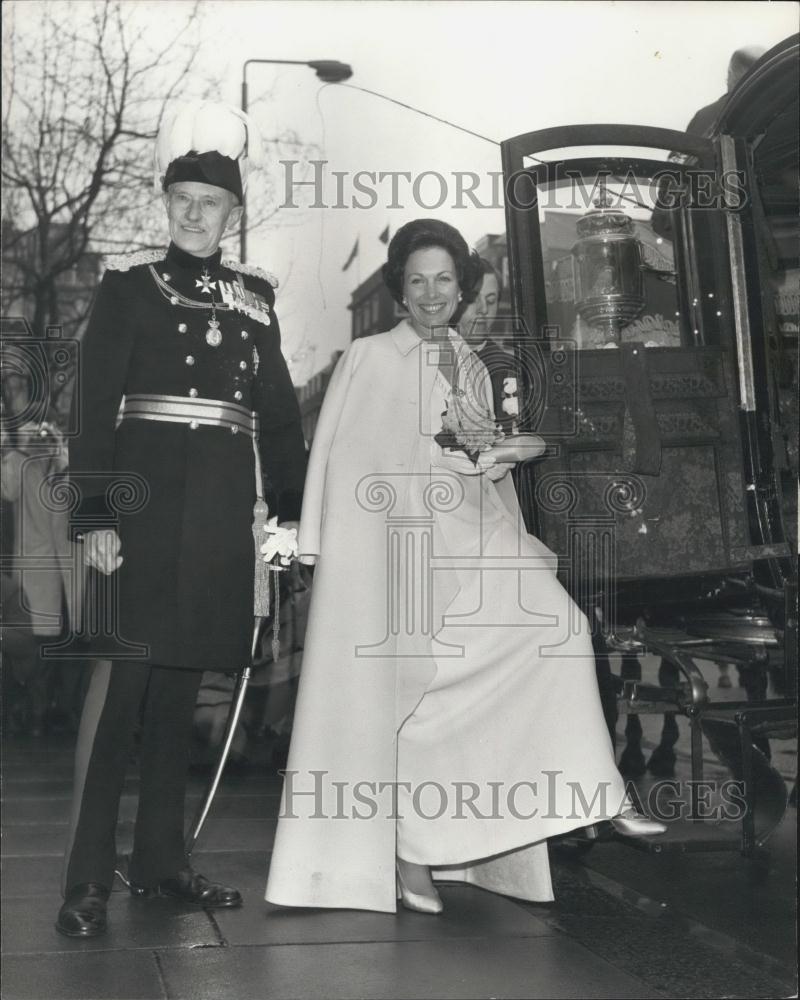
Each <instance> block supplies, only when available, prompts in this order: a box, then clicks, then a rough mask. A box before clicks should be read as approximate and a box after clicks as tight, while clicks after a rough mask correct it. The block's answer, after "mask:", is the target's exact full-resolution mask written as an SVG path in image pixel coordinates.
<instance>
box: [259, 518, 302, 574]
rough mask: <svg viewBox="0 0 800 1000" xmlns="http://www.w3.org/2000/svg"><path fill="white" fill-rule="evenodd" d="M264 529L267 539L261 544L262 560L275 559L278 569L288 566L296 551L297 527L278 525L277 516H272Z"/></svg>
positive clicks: (270, 560) (269, 561) (269, 560)
mask: <svg viewBox="0 0 800 1000" xmlns="http://www.w3.org/2000/svg"><path fill="white" fill-rule="evenodd" d="M287 523H290V524H293V523H294V522H287ZM264 531H265V532H266V533H267V541H266V542H264V544H263V545H262V546H261V552H262V554H263V556H264V562H267V563H271V562H272V561H273V560H275V565H276V566H277V567H278V569H281V568H285V567H286V566H289V565H290V564H291V561H292V559H293V558H294V557H295V556H296V555H297V552H298V549H297V528H287V527H279V526H278V518H277V517H272V518H270V520H269V521H268V522H267V524H265V525H264ZM276 557H277V558H276Z"/></svg>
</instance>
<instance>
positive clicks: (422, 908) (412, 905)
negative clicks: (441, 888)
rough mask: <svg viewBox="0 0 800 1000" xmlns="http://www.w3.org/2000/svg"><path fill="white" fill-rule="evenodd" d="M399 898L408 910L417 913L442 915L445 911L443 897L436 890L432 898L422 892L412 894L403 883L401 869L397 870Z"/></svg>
mask: <svg viewBox="0 0 800 1000" xmlns="http://www.w3.org/2000/svg"><path fill="white" fill-rule="evenodd" d="M397 898H398V899H399V900H400V902H401V903H402V904H403V906H405V908H406V909H407V910H415V911H416V912H417V913H432V914H436V913H441V912H442V910H443V909H444V905H443V903H442V900H441V897H440V896H439V893H438V892H437V891H436V890H435V889H434V890H433V895H432V896H428V895H427V894H423V893H421V892H412V891H411V890H410V889H409V888H408V886H407V885H406V884H405V882H404V881H403V876H402V875H401V874H400V869H399V868H397Z"/></svg>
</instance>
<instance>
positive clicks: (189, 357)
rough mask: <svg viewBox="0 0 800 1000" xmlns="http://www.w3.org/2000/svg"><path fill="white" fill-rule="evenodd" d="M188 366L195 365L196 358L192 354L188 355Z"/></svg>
mask: <svg viewBox="0 0 800 1000" xmlns="http://www.w3.org/2000/svg"><path fill="white" fill-rule="evenodd" d="M186 364H187V365H193V364H194V358H193V357H192V355H191V354H187V355H186Z"/></svg>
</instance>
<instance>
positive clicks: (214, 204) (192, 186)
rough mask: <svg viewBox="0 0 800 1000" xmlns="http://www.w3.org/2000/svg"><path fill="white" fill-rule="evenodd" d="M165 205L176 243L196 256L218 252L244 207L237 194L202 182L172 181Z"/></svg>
mask: <svg viewBox="0 0 800 1000" xmlns="http://www.w3.org/2000/svg"><path fill="white" fill-rule="evenodd" d="M164 204H165V206H166V209H167V218H168V219H169V235H170V237H171V239H172V241H173V243H175V245H176V246H178V247H180V249H181V250H185V251H186V253H190V254H192V255H193V256H195V257H210V256H211V254H213V253H215V252H216V250H217V247H218V246H219V241H220V240H221V239H222V234H223V233H224V232H225V230H226V229H228V228H230V227H231V226H235V225H236V224H237V223H238V222H239V220H240V218H241V216H242V206H241V205H240V204H239V203H238V201H237V200H236V196H235V195H234V194H232V193H231V192H230V191H226V190H225V188H220V187H215V186H214V185H213V184H201V183H200V182H199V181H178V182H177V183H175V184H170V186H169V190H168V191H166V192H165V194H164Z"/></svg>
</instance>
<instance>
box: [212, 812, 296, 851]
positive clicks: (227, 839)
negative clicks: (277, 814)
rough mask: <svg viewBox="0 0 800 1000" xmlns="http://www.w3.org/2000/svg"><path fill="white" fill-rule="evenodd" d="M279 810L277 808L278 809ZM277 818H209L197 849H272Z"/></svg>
mask: <svg viewBox="0 0 800 1000" xmlns="http://www.w3.org/2000/svg"><path fill="white" fill-rule="evenodd" d="M276 811H277V810H276ZM277 825H278V824H277V820H275V819H269V820H263V819H231V818H229V817H225V818H224V819H223V818H220V819H213V818H212V819H209V820H208V821H207V822H206V825H205V826H204V827H203V830H202V833H201V834H200V839H199V840H198V842H197V849H198V850H201V851H205V852H209V851H261V852H262V853H264V854H266V852H267V851H271V850H272V843H273V841H274V839H275V828H276V827H277Z"/></svg>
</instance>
